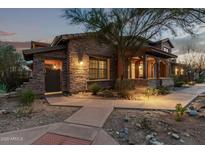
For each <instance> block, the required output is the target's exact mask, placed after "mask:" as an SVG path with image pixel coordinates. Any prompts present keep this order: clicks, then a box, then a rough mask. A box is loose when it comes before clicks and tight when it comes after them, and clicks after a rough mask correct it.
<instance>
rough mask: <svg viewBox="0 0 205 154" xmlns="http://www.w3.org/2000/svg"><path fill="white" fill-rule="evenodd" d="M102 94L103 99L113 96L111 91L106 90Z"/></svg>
mask: <svg viewBox="0 0 205 154" xmlns="http://www.w3.org/2000/svg"><path fill="white" fill-rule="evenodd" d="M102 94H103V97H113V96H114V95H113V92H112V91H111V90H108V89H106V90H104V91H102Z"/></svg>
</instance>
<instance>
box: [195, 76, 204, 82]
mask: <svg viewBox="0 0 205 154" xmlns="http://www.w3.org/2000/svg"><path fill="white" fill-rule="evenodd" d="M203 82H204V77H199V78H198V79H196V83H203Z"/></svg>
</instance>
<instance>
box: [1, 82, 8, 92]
mask: <svg viewBox="0 0 205 154" xmlns="http://www.w3.org/2000/svg"><path fill="white" fill-rule="evenodd" d="M6 92H7V86H6V85H5V84H3V83H0V94H4V93H6Z"/></svg>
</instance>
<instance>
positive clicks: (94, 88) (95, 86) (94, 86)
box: [89, 83, 101, 95]
mask: <svg viewBox="0 0 205 154" xmlns="http://www.w3.org/2000/svg"><path fill="white" fill-rule="evenodd" d="M89 90H90V91H91V92H92V94H93V95H97V93H98V92H99V91H100V90H101V87H100V85H99V84H97V83H93V84H92V85H91V86H90V87H89Z"/></svg>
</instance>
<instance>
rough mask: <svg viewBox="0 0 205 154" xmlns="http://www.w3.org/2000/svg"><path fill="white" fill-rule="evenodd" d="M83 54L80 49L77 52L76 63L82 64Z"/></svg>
mask: <svg viewBox="0 0 205 154" xmlns="http://www.w3.org/2000/svg"><path fill="white" fill-rule="evenodd" d="M83 56H84V51H83V50H82V49H81V50H80V51H79V52H78V63H79V64H80V65H83Z"/></svg>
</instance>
